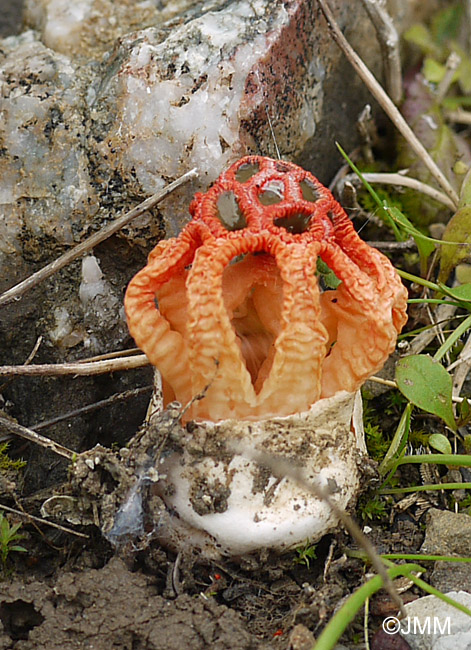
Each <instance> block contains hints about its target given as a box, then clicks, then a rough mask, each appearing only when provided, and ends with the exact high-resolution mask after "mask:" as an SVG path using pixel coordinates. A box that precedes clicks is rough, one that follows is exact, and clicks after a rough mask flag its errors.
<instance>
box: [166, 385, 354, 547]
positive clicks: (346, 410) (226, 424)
mask: <svg viewBox="0 0 471 650" xmlns="http://www.w3.org/2000/svg"><path fill="white" fill-rule="evenodd" d="M197 425H198V426H197V428H196V430H194V431H192V433H191V434H190V433H189V434H188V437H187V439H185V440H183V441H181V442H182V443H183V445H182V446H183V447H184V451H183V452H182V453H178V452H172V453H170V455H167V456H166V457H165V456H164V458H163V459H162V462H161V465H160V466H159V468H158V469H159V474H160V476H161V477H162V480H161V481H160V488H161V494H162V496H163V498H164V500H165V502H166V504H167V506H168V507H169V508H170V509H171V510H172V511H173V512H176V513H177V514H178V517H179V522H178V528H179V535H180V536H181V534H182V531H184V530H185V529H187V530H188V543H189V544H191V537H192V535H193V536H194V538H195V540H196V539H197V538H199V539H201V532H202V531H204V532H206V533H207V534H209V535H210V536H211V537H208V539H205V545H206V546H207V545H208V543H209V545H210V546H211V545H213V546H214V552H215V553H221V554H225V555H231V556H235V555H241V554H244V553H248V552H251V551H255V550H257V549H261V548H272V549H276V550H279V551H281V550H285V549H289V548H293V547H295V546H298V545H300V544H303V543H305V542H306V540H310V541H315V540H317V539H319V538H320V537H322V536H323V535H325V534H326V533H328V532H329V531H331V530H332V529H334V528H335V527H336V526H337V524H338V521H337V518H336V517H335V515H334V514H333V513H332V512H331V510H330V508H329V506H328V505H327V504H326V503H325V502H324V501H322V500H319V499H317V498H316V497H314V496H313V494H312V493H310V492H309V491H307V490H306V489H304V488H303V487H301V486H300V485H299V484H297V483H296V482H295V481H294V480H293V479H291V478H281V479H279V478H276V477H275V476H273V474H272V472H271V471H270V469H268V468H267V467H266V466H265V467H264V466H263V465H260V464H259V463H258V462H256V461H254V460H251V458H253V457H254V456H257V453H258V454H260V453H263V454H266V455H267V457H268V458H270V466H271V467H273V463H275V464H276V459H277V458H278V459H280V460H283V461H291V462H292V463H293V464H294V465H296V466H297V467H300V468H302V475H303V477H304V479H305V480H307V481H311V482H315V483H316V484H317V485H327V484H328V485H329V488H330V490H331V492H332V490H333V492H332V498H333V499H334V500H335V502H336V503H337V505H338V506H340V507H342V508H345V507H346V506H347V505H348V504H349V503H350V502H351V501H352V500H354V499H355V498H356V496H357V493H358V490H359V481H360V463H361V460H362V457H363V455H364V454H365V453H366V449H365V444H364V439H363V426H362V413H361V397H360V395H359V393H356V394H352V393H347V392H345V391H342V392H339V393H337V394H336V395H334V396H333V397H330V398H327V399H323V400H320V401H319V402H316V403H315V404H314V405H313V406H312V407H311V408H310V410H309V411H306V412H304V413H298V414H295V415H291V416H287V417H273V418H270V419H267V420H259V421H240V420H223V421H221V422H217V423H214V422H206V421H204V422H198V423H197ZM235 450H236V451H235ZM277 474H279V472H277ZM195 529H196V530H195ZM197 531H199V532H197ZM204 537H205V538H206V537H207V536H205V535H204Z"/></svg>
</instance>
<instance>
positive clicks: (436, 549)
mask: <svg viewBox="0 0 471 650" xmlns="http://www.w3.org/2000/svg"><path fill="white" fill-rule="evenodd" d="M421 551H422V553H428V554H433V555H461V556H463V557H468V556H469V555H470V553H471V517H470V516H469V515H465V514H460V513H455V512H449V511H447V510H438V509H436V508H431V509H430V510H429V511H428V513H427V528H426V532H425V539H424V543H423V545H422V548H421Z"/></svg>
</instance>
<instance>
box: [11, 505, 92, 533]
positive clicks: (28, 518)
mask: <svg viewBox="0 0 471 650" xmlns="http://www.w3.org/2000/svg"><path fill="white" fill-rule="evenodd" d="M0 510H5V512H11V513H12V514H13V515H16V516H17V517H20V518H21V519H24V520H25V521H26V522H28V521H32V522H34V523H35V524H44V525H45V526H51V528H57V530H61V531H62V532H63V533H68V534H69V535H75V536H76V537H82V538H83V539H90V537H89V535H85V533H78V532H77V531H76V530H72V528H67V526H60V525H59V524H55V523H54V522H52V521H48V520H47V519H42V518H41V517H35V516H34V515H30V514H29V513H27V512H21V510H15V508H10V507H8V506H4V505H3V504H1V503H0Z"/></svg>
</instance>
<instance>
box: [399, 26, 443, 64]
mask: <svg viewBox="0 0 471 650" xmlns="http://www.w3.org/2000/svg"><path fill="white" fill-rule="evenodd" d="M404 39H405V40H406V41H408V42H409V43H413V44H414V45H417V47H419V48H420V49H421V50H422V52H423V53H424V54H434V55H435V56H437V55H439V54H440V48H439V47H437V45H436V44H435V43H434V41H433V38H432V35H431V33H430V32H429V30H428V29H427V28H426V27H425V25H422V24H421V23H418V24H416V25H412V27H410V28H409V29H408V30H407V31H406V32H405V34H404Z"/></svg>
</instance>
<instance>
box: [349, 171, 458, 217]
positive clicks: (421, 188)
mask: <svg viewBox="0 0 471 650" xmlns="http://www.w3.org/2000/svg"><path fill="white" fill-rule="evenodd" d="M352 176H354V177H355V178H357V176H356V175H355V174H349V175H348V178H349V180H351V177H352ZM363 178H364V179H365V180H366V181H368V183H384V184H385V185H399V186H401V187H410V188H411V189H413V190H416V191H417V192H421V193H422V194H426V195H427V196H430V197H431V198H432V199H435V201H438V202H439V203H443V205H446V207H447V208H450V210H452V211H453V212H454V211H455V209H456V208H455V205H454V203H453V201H451V199H450V198H449V197H448V196H447V195H446V194H444V193H443V192H440V190H437V189H435V188H434V187H431V186H430V185H427V184H426V183H422V181H418V180H417V179H416V178H411V177H410V176H404V174H400V173H395V174H373V173H371V174H370V173H366V174H363Z"/></svg>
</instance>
